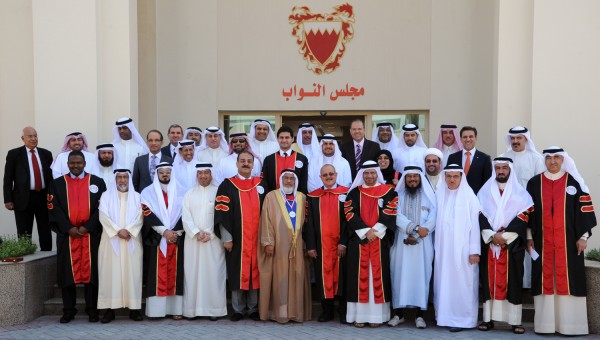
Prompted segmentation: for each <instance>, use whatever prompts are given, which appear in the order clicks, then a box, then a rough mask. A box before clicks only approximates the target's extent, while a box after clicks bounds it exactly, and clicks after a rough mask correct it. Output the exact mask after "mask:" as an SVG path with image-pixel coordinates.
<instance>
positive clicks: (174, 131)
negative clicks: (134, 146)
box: [160, 124, 183, 159]
mask: <svg viewBox="0 0 600 340" xmlns="http://www.w3.org/2000/svg"><path fill="white" fill-rule="evenodd" d="M167 138H169V142H170V143H169V144H168V145H165V147H163V148H162V149H161V150H160V152H162V154H163V155H165V156H167V157H170V158H171V159H175V157H176V156H177V143H179V141H180V140H182V139H183V128H182V127H181V125H179V124H173V125H171V126H169V129H168V130H167ZM161 141H162V138H161Z"/></svg>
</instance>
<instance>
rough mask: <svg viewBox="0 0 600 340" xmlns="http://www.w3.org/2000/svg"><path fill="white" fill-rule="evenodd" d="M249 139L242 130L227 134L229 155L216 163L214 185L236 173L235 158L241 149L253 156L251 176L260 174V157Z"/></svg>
mask: <svg viewBox="0 0 600 340" xmlns="http://www.w3.org/2000/svg"><path fill="white" fill-rule="evenodd" d="M249 140H250V139H249V138H248V135H246V133H244V132H236V133H232V134H231V135H230V136H229V155H228V156H227V157H225V158H222V159H221V160H220V161H219V164H218V165H217V169H216V170H215V176H214V178H215V184H216V185H220V184H221V183H223V181H224V180H225V179H226V178H230V177H233V176H235V175H237V158H238V155H239V154H240V152H242V151H248V152H250V153H251V154H252V155H253V156H254V163H253V165H252V176H260V173H261V169H262V159H261V158H260V157H259V156H257V155H256V153H254V151H253V148H252V146H251V144H250V142H249ZM277 150H279V144H277ZM265 157H266V156H265Z"/></svg>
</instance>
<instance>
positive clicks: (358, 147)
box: [355, 144, 362, 170]
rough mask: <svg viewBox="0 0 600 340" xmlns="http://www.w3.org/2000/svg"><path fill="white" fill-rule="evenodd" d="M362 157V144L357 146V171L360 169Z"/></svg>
mask: <svg viewBox="0 0 600 340" xmlns="http://www.w3.org/2000/svg"><path fill="white" fill-rule="evenodd" d="M361 155H362V151H361V150H360V144H356V157H355V160H356V170H358V169H359V168H360V156H361Z"/></svg>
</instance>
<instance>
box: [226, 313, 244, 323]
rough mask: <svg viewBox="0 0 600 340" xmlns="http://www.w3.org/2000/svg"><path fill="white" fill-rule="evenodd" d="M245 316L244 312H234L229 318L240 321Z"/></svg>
mask: <svg viewBox="0 0 600 340" xmlns="http://www.w3.org/2000/svg"><path fill="white" fill-rule="evenodd" d="M243 318H244V315H242V313H233V314H232V315H231V316H230V317H229V320H231V321H234V322H235V321H240V320H242V319H243Z"/></svg>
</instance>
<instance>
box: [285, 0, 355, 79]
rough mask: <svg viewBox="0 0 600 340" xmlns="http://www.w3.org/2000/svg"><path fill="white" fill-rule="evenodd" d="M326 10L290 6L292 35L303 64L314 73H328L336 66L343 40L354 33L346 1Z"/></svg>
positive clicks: (351, 13) (342, 48)
mask: <svg viewBox="0 0 600 340" xmlns="http://www.w3.org/2000/svg"><path fill="white" fill-rule="evenodd" d="M334 8H335V11H334V12H333V13H330V14H322V13H312V12H311V11H310V9H309V8H308V7H306V6H301V7H297V6H296V7H294V8H292V15H290V17H289V19H290V24H292V25H294V28H293V29H292V35H293V36H295V37H296V43H298V45H299V46H300V48H299V50H298V51H299V52H300V54H302V55H303V56H304V59H305V60H306V63H307V68H308V69H309V70H311V71H313V72H314V73H316V74H323V73H331V72H333V71H334V70H335V69H336V68H338V67H339V66H340V59H341V58H342V56H343V55H344V52H345V51H346V43H348V42H349V41H350V40H351V39H352V37H353V36H354V28H353V26H352V25H353V23H354V11H353V8H352V6H351V5H350V4H343V5H339V6H337V7H334Z"/></svg>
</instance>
